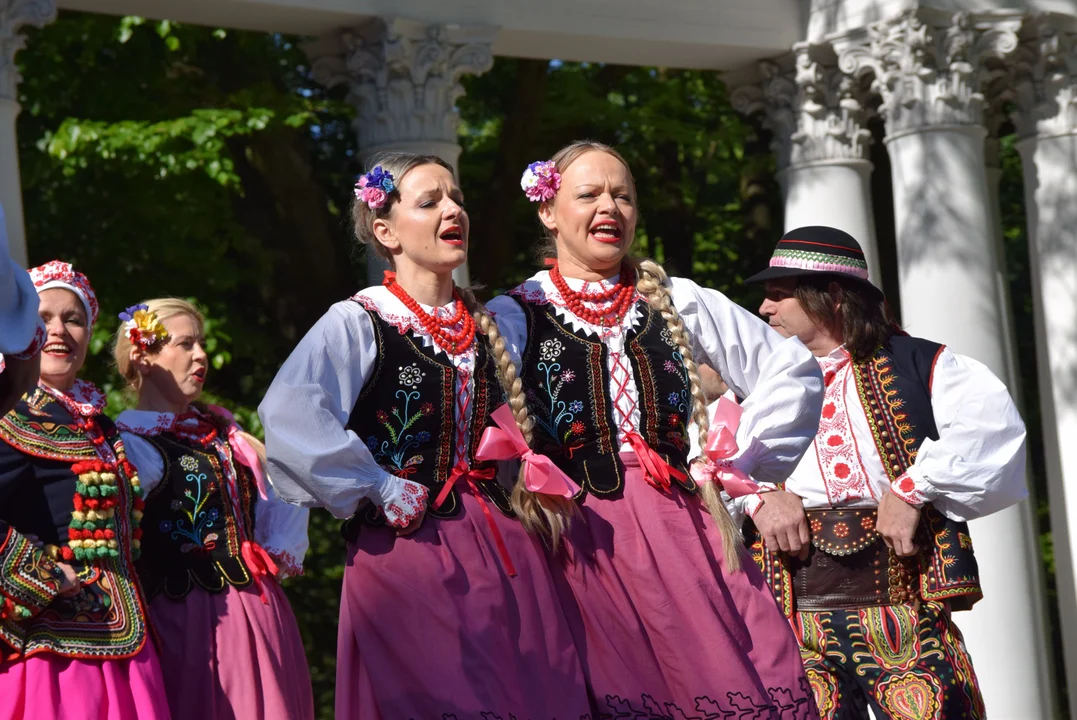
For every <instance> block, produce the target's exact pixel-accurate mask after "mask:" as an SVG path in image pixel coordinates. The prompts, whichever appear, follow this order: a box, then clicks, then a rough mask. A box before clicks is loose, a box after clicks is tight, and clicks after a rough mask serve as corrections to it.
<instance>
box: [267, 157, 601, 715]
mask: <svg viewBox="0 0 1077 720" xmlns="http://www.w3.org/2000/svg"><path fill="white" fill-rule="evenodd" d="M355 195H356V201H355V204H354V206H353V211H352V219H353V223H354V229H355V234H356V236H357V237H358V238H359V241H360V242H362V243H363V244H365V245H367V246H369V248H370V249H371V250H372V251H373V252H374V253H375V254H376V255H377V256H378V257H380V258H381V259H383V260H385V261H386V262H387V263H388V264H389V265H390V267H392V268H393V271H391V272H386V274H385V281H384V283H383V284H382V285H380V286H376V287H370V288H367V289H365V290H361V291H360V292H359V293H357V294H356V295H355V296H353V297H352V298H351V299H350V300H347V301H344V302H340V303H337V304H335V305H333V306H332V307H331V308H330V309H329V311H328V312H327V313H326V314H325V315H324V316H323V317H322V318H321V320H319V321H318V322H317V323H316V324H315V326H314V327H313V328H312V329H311V330H310V332H309V333H307V335H306V337H304V338H303V340H302V341H300V343H299V346H298V347H296V349H295V351H294V352H293V353H292V355H291V357H289V358H288V360H287V362H285V363H284V366H283V367H282V368H281V370H280V372H279V374H278V375H277V377H276V379H275V380H274V381H273V385H272V387H271V388H270V389H269V392H268V394H267V395H266V398H265V400H264V401H263V402H262V405H261V406H260V407H259V413H260V414H261V417H262V424H263V425H264V426H265V429H266V448H267V452H268V457H269V465H270V470H271V472H272V476H273V481H274V484H275V486H276V488H277V491H278V493H279V494H280V496H281V497H283V498H284V499H285V500H287V501H288V502H293V503H296V504H300V505H305V506H311V507H313V506H320V507H325V508H328V509H329V510H330V511H331V512H332V513H333V514H334V515H336V516H337V517H340V518H350V519H349V520H348V522H347V524H346V525H345V535H346V537H347V539H348V558H347V564H346V567H345V571H344V587H343V591H342V595H341V608H340V626H339V637H338V643H337V653H338V657H337V697H336V711H337V718H339V719H341V720H352V719H359V720H396V719H397V718H400V719H402V720H403V719H406V718H416V720H418V719H419V718H422V719H424V720H425V719H427V718H430V719H432V718H442V717H445V718H448V717H454V718H457V719H458V720H483V719H491V720H492V719H493V718H504V719H505V720H508V718H510V717H516V718H520V720H525V719H527V720H555V719H556V720H581V718H583V717H585V716H586V717H591V709H590V704H589V700H588V696H587V692H586V687H585V684H584V680H583V671H582V668H581V664H580V660H579V657H578V655H577V653H576V648H575V645H574V643H573V639H572V635H571V632H570V630H569V624H568V619H567V618H566V616H565V614H564V612H563V611H562V609H561V607H560V604H559V602H558V599H557V593H556V591H555V588H554V584H553V580H552V578H551V576H550V571H549V568H548V566H547V564H546V561H545V559H544V551H543V548H542V545H541V543H540V541H539V540H538V539H537V538H535V537H533V536H531V535H529V534H528V533H527V532H526V531H525V530H524V529H523V527H522V526H521V525H520V523H519V522H518V521H517V520H516V519H515V518H514V514H513V511H512V504H511V500H510V491H509V489H508V488H510V487H511V486H512V481H513V479H514V478H513V477H504V476H505V475H506V474H508V475H512V472H511V470H509V469H506V471H505V472H503V473H500V474H499V465H498V462H497V461H499V460H510V459H514V458H520V459H521V460H522V462H521V465H522V470H521V472H522V475H523V479H522V481H521V484H522V485H523V486H526V487H528V488H529V489H530V491H531V492H535V493H537V494H548V495H553V496H556V497H561V498H562V499H566V498H567V497H571V496H572V494H573V492H575V486H574V485H573V484H572V483H571V481H569V480H568V478H566V477H565V476H564V475H563V473H560V472H559V471H557V470H556V468H555V467H554V466H553V465H552V463H550V462H549V461H548V460H547V459H546V458H544V457H541V456H539V455H536V454H535V453H532V452H531V451H530V450H529V449H528V447H527V438H528V437H530V422H529V421H528V418H527V403H526V399H525V398H524V396H523V392H522V389H521V385H520V381H519V379H517V377H516V368H515V366H514V365H513V364H512V360H511V358H510V356H509V354H508V352H507V350H506V348H505V343H504V341H503V340H502V339H501V336H500V332H499V330H498V328H497V324H496V323H495V322H494V320H493V318H492V317H491V316H490V315H489V314H488V313H487V312H486V311H485V310H484V309H483V307H482V306H481V305H480V304H479V303H477V302H476V301H475V298H474V297H473V296H472V294H471V292H470V291H468V290H467V289H463V288H457V287H455V286H454V284H453V281H452V272H453V269H454V268H456V267H458V266H459V265H460V264H461V263H463V262H464V260H465V259H466V257H467V240H468V216H467V212H466V211H465V210H464V206H463V197H462V194H461V192H460V188H459V187H458V186H457V184H456V180H455V179H454V176H453V170H452V168H451V167H449V166H448V165H447V164H445V163H444V162H443V161H441V160H440V159H438V158H436V157H432V156H419V155H410V154H406V153H393V154H389V155H384V156H381V157H380V158H379V159H378V162H377V163H376V167H375V168H374V169H373V170H372V171H371V172H369V173H367V174H365V175H363V176H362V177H361V178H360V179H359V182H358V183H357V185H356V188H355ZM513 469H514V468H513Z"/></svg>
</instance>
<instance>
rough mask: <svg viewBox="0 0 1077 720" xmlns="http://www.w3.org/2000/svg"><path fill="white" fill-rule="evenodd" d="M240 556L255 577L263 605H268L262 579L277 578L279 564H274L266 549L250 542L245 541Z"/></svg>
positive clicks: (241, 546)
mask: <svg viewBox="0 0 1077 720" xmlns="http://www.w3.org/2000/svg"><path fill="white" fill-rule="evenodd" d="M239 554H240V555H241V556H242V557H243V562H244V563H246V564H247V569H248V570H250V571H251V575H253V576H254V582H255V583H257V585H258V595H259V596H261V598H262V603H263V604H265V605H268V604H269V598H267V597H266V593H265V588H263V587H262V582H263V580H262V578H264V577H266V576H267V575H268V576H269V577H273V578H275V577H277V574H278V573H279V572H280V568H278V567H277V563H275V562H273V558H272V557H271V556H270V554H269V553H267V552H266V551H265V548H263V547H262V546H261V545H259V544H258V543H254V542H251V541H250V540H244V541H243V544H242V545H240V546H239Z"/></svg>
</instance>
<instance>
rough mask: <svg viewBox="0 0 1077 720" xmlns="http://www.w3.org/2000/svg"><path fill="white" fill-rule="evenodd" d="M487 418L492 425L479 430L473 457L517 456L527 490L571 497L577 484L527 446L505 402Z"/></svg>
mask: <svg viewBox="0 0 1077 720" xmlns="http://www.w3.org/2000/svg"><path fill="white" fill-rule="evenodd" d="M490 418H491V419H492V420H493V421H494V424H495V426H496V427H488V428H486V430H484V431H483V433H482V439H481V440H480V441H479V449H478V451H476V453H475V459H476V460H513V459H516V458H519V459H520V460H521V461H522V462H523V465H524V487H525V488H527V489H528V490H530V491H531V492H537V493H542V494H543V495H559V496H561V497H564V498H571V497H572V496H574V495H575V494H576V493H578V492H579V491H580V486H579V485H577V484H576V483H574V482H572V479H571V478H569V476H568V475H566V474H565V473H564V472H563V471H562V470H561V468H559V467H557V465H555V464H554V462H553V460H551V459H550V458H548V457H546V456H545V455H540V454H539V453H537V452H535V451H534V450H532V449H531V448H530V447H528V445H527V441H526V440H524V436H523V433H521V432H520V428H519V427H517V426H516V418H515V417H513V414H512V408H511V407H509V406H508V404H507V403H506V404H504V405H502V406H501V407H499V408H498V409H497V410H494V411H493V412H492V413H491V414H490Z"/></svg>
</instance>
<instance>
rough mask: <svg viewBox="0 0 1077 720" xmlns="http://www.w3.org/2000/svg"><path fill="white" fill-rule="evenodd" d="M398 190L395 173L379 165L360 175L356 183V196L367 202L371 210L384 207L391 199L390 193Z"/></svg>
mask: <svg viewBox="0 0 1077 720" xmlns="http://www.w3.org/2000/svg"><path fill="white" fill-rule="evenodd" d="M393 190H396V184H395V183H394V182H393V174H392V173H391V172H387V171H386V170H383V169H382V167H381V165H378V166H377V167H375V168H374V169H373V170H371V171H370V172H368V173H367V174H366V175H360V176H359V182H357V183H355V197H356V199H358V200H359V201H361V202H365V203H366V204H367V207H369V208H370V209H371V210H377V209H378V208H381V207H384V206H385V203H386V202H388V200H389V193H391V192H392V191H393Z"/></svg>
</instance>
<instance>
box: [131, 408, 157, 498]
mask: <svg viewBox="0 0 1077 720" xmlns="http://www.w3.org/2000/svg"><path fill="white" fill-rule="evenodd" d="M121 417H122V414H121ZM120 440H122V441H123V451H124V453H126V454H127V459H128V461H130V463H131V464H132V465H134V466H135V471H136V472H137V473H138V482H139V485H141V486H142V496H143V497H146V496H148V495H149V494H150V492H151V491H152V490H153V489H154V488H155V487H157V486H158V485H160V484H161V478H163V477H164V474H165V459H164V458H163V457H162V456H161V453H160V452H159V451H158V450H157V448H155V447H154V446H153V444H152V443H150V441H149V440H147V439H146V438H144V437H142V436H141V435H136V434H134V433H132V432H127V431H126V430H121V431H120Z"/></svg>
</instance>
